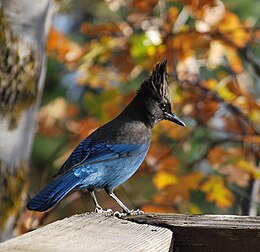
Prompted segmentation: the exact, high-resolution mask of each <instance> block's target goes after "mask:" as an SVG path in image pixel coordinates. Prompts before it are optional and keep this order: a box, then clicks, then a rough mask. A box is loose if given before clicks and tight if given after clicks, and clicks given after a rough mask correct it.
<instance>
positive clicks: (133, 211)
mask: <svg viewBox="0 0 260 252" xmlns="http://www.w3.org/2000/svg"><path fill="white" fill-rule="evenodd" d="M127 214H128V215H139V214H144V212H143V211H141V210H140V209H136V210H131V211H130V212H129V213H127Z"/></svg>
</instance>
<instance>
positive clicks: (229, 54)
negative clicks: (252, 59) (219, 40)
mask: <svg viewBox="0 0 260 252" xmlns="http://www.w3.org/2000/svg"><path fill="white" fill-rule="evenodd" d="M224 49H225V56H226V58H227V61H228V63H229V65H230V67H231V68H232V69H233V71H234V72H236V73H237V74H239V73H242V72H243V70H244V66H243V62H242V60H241V59H240V57H239V54H238V50H237V49H236V48H235V47H232V46H230V45H227V44H225V45H224Z"/></svg>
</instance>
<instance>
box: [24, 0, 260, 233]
mask: <svg viewBox="0 0 260 252" xmlns="http://www.w3.org/2000/svg"><path fill="white" fill-rule="evenodd" d="M259 9H260V2H259V1H257V0H247V1H244V0H236V1H231V0H227V1H218V0H198V1H195V0H179V1H173V0H146V1H138V0H131V1H130V0H128V1H124V0H104V1H103V0H97V1H92V0H75V1H68V0H64V1H62V4H61V9H60V11H59V13H58V14H57V15H56V17H55V18H54V21H53V26H52V28H51V31H50V33H49V36H48V41H47V47H46V50H47V55H48V69H47V78H46V82H45V88H44V92H43V97H42V103H41V107H40V109H39V112H38V113H37V131H36V136H35V141H34V145H33V152H32V160H31V170H30V175H29V178H30V190H29V192H28V196H29V197H32V196H33V195H34V194H36V193H37V192H39V190H40V189H41V188H42V187H44V186H45V185H46V184H47V183H49V182H50V181H52V175H54V174H55V173H56V172H57V170H58V169H59V167H60V166H61V165H62V163H63V162H64V161H65V159H66V158H67V157H68V155H69V154H70V152H71V151H72V150H73V149H74V148H75V147H76V146H77V144H78V143H79V142H80V141H81V140H82V139H84V138H85V137H86V136H87V135H89V134H90V133H91V132H92V131H93V130H95V129H96V128H97V127H99V126H101V125H102V124H104V123H106V122H107V121H109V120H111V119H112V118H113V117H115V116H116V115H117V114H118V113H119V112H120V111H121V110H122V109H123V108H124V107H125V106H126V105H127V104H128V103H129V101H130V100H131V99H132V98H133V97H134V95H135V91H136V89H137V88H138V87H139V85H140V84H141V83H142V81H143V80H144V79H145V78H147V77H148V75H149V73H150V72H151V70H152V67H153V66H154V64H156V63H157V62H158V61H159V60H163V59H165V58H166V59H167V61H168V73H169V82H170V89H171V93H172V101H173V111H174V112H175V113H176V114H177V115H178V116H179V117H180V118H182V120H183V121H185V123H186V125H187V127H186V128H182V127H179V126H177V125H173V124H171V123H169V122H167V121H165V122H161V123H160V124H159V125H157V126H156V127H155V129H154V133H153V139H152V145H151V148H150V150H149V153H148V155H147V158H146V159H145V161H144V163H143V164H142V166H141V168H140V169H139V170H138V172H137V173H136V174H135V175H134V176H133V177H132V178H131V179H130V180H129V181H127V182H126V183H124V184H123V185H122V186H120V187H119V188H117V189H116V191H115V193H116V194H117V195H118V196H119V198H120V199H122V201H123V202H125V204H126V205H127V206H129V208H139V209H142V210H143V211H148V212H169V213H189V214H204V213H211V214H242V215H248V214H251V215H257V214H259V190H260V183H259V179H260V167H259V166H260V80H259V75H260V64H259V53H260V47H259V39H260V30H259ZM108 134H109V132H108ZM97 197H98V200H99V201H100V204H101V205H102V207H103V208H112V209H113V210H120V209H119V208H118V206H117V205H116V203H115V202H114V201H113V200H112V199H111V198H109V197H108V196H107V195H106V194H105V193H104V192H102V191H101V192H98V193H97ZM93 209H94V205H93V203H92V200H91V199H90V196H89V195H88V193H87V192H80V191H75V192H73V193H71V194H70V195H69V196H68V197H66V198H65V199H64V200H63V201H62V202H61V203H60V204H58V205H57V206H56V207H55V208H54V209H53V210H51V211H50V212H49V213H45V214H36V213H29V212H28V213H26V214H27V215H26V216H27V218H28V219H30V221H29V222H26V223H27V224H26V225H27V226H26V225H24V226H23V229H24V230H26V229H27V230H29V229H32V228H36V227H38V226H39V225H43V224H46V223H48V222H51V221H54V220H56V219H60V218H63V217H65V216H69V215H72V214H76V213H81V212H86V211H93ZM25 211H26V210H25ZM28 223H29V224H28ZM25 226H26V227H25Z"/></svg>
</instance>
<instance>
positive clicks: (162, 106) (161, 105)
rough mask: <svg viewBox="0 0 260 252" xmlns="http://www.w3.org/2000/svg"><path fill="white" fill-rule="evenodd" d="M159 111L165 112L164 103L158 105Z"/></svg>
mask: <svg viewBox="0 0 260 252" xmlns="http://www.w3.org/2000/svg"><path fill="white" fill-rule="evenodd" d="M160 109H161V110H162V111H163V112H165V111H166V109H167V105H166V103H161V104H160Z"/></svg>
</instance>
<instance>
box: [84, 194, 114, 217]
mask: <svg viewBox="0 0 260 252" xmlns="http://www.w3.org/2000/svg"><path fill="white" fill-rule="evenodd" d="M88 191H89V193H90V196H91V198H92V199H93V202H94V204H95V212H96V213H109V214H112V213H113V211H112V209H107V210H103V209H102V207H101V206H100V205H99V204H98V201H97V198H96V195H95V192H94V190H88Z"/></svg>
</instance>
